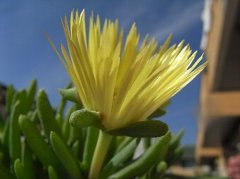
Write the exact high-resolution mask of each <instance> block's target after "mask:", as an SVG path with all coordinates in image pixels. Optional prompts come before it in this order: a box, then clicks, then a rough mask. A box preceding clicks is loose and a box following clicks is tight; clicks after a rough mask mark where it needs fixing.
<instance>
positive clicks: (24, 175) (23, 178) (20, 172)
mask: <svg viewBox="0 0 240 179" xmlns="http://www.w3.org/2000/svg"><path fill="white" fill-rule="evenodd" d="M14 171H15V174H16V176H17V178H18V179H31V178H30V176H29V175H28V172H27V171H25V170H24V167H23V165H22V164H21V161H20V159H16V160H15V162H14Z"/></svg>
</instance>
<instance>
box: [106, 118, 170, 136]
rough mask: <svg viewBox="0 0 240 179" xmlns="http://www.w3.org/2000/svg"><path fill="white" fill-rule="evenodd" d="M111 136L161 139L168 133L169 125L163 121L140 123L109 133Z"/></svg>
mask: <svg viewBox="0 0 240 179" xmlns="http://www.w3.org/2000/svg"><path fill="white" fill-rule="evenodd" d="M107 132H108V133H110V134H111V135H116V136H130V137H160V136H163V135H165V134H166V133H167V132H168V125H167V124H165V123H164V122H162V121H156V120H147V121H139V122H136V123H134V124H131V125H129V126H127V127H125V128H119V129H114V130H110V131H107Z"/></svg>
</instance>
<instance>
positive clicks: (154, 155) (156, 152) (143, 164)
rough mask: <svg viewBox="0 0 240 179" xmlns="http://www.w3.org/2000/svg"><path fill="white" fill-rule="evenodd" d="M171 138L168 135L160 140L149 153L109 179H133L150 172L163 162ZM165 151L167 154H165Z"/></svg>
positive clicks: (150, 148)
mask: <svg viewBox="0 0 240 179" xmlns="http://www.w3.org/2000/svg"><path fill="white" fill-rule="evenodd" d="M170 138H171V135H170V133H167V134H166V135H164V136H163V137H161V138H159V139H158V140H157V141H156V142H155V143H154V144H153V145H151V146H150V147H149V148H148V149H147V151H146V152H145V153H144V154H143V155H142V156H141V157H140V158H138V159H137V160H136V161H134V162H133V163H131V164H129V165H128V166H126V167H124V168H123V169H121V170H119V171H118V172H116V173H115V174H113V175H111V176H110V177H109V178H111V179H118V178H124V179H127V178H132V177H135V176H137V175H141V174H143V173H144V172H146V171H147V170H149V169H150V168H151V167H152V166H153V165H155V164H156V163H157V162H159V161H160V160H162V158H163V156H164V155H165V152H166V150H167V147H168V142H169V140H170ZM164 151H165V152H164Z"/></svg>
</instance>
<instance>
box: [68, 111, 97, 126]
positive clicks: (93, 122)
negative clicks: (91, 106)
mask: <svg viewBox="0 0 240 179" xmlns="http://www.w3.org/2000/svg"><path fill="white" fill-rule="evenodd" d="M69 122H70V124H71V125H72V126H74V127H89V126H94V127H97V128H100V127H101V119H100V115H99V113H98V112H96V111H90V110H87V109H81V110H77V111H74V112H73V113H72V114H71V116H70V119H69Z"/></svg>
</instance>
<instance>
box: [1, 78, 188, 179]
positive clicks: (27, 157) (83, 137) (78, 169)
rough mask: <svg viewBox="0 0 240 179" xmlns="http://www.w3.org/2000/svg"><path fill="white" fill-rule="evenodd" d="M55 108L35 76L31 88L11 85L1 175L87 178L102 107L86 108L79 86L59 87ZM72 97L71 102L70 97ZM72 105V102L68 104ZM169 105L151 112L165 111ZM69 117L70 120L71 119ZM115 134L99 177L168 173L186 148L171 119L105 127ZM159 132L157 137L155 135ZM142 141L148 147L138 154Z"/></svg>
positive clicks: (27, 178)
mask: <svg viewBox="0 0 240 179" xmlns="http://www.w3.org/2000/svg"><path fill="white" fill-rule="evenodd" d="M60 93H61V94H62V99H61V100H60V103H59V105H58V106H57V107H56V108H54V107H52V105H51V104H50V102H49V99H48V96H47V94H46V92H45V91H44V90H39V91H38V92H37V82H36V81H35V80H34V81H32V83H31V84H30V85H29V87H28V88H27V89H23V90H16V89H14V87H13V86H9V87H8V91H7V101H6V102H7V103H6V108H5V110H6V114H7V116H6V117H5V118H4V119H1V120H2V121H1V123H3V130H1V132H0V137H1V138H0V178H4V179H14V178H17V179H35V178H36V179H38V178H39V179H46V178H49V179H61V178H63V179H64V178H69V179H75V178H76V179H78V178H88V175H89V170H90V166H91V163H92V160H93V155H94V151H95V149H96V144H97V141H98V136H99V129H98V128H100V129H102V130H104V127H103V126H102V125H101V124H100V123H99V121H100V120H99V118H100V115H99V114H98V112H93V111H88V110H86V109H82V108H81V106H82V105H81V103H80V101H79V99H78V96H77V94H76V91H75V89H73V88H71V89H63V90H60ZM69 100H70V101H72V102H74V103H70V104H71V106H70V105H67V103H68V101H69ZM67 106H70V107H67ZM164 108H165V106H162V107H161V108H159V109H158V110H157V111H156V112H155V113H153V114H152V116H151V118H155V117H158V116H161V115H163V114H165V113H166V111H165V109H164ZM69 119H70V122H69ZM105 132H107V133H108V134H111V135H113V136H112V141H111V144H110V147H109V150H108V152H107V155H106V158H105V160H104V162H103V166H102V168H101V171H100V174H99V178H100V179H107V178H124V179H127V178H142V179H143V178H145V179H152V178H158V179H160V178H164V176H165V172H166V170H167V168H168V167H169V166H170V165H171V164H172V163H173V162H175V161H176V160H177V159H178V158H179V157H180V156H181V154H182V148H181V147H180V139H181V138H182V135H183V133H182V132H180V133H179V134H177V135H171V134H170V132H168V126H167V124H165V123H163V122H161V121H156V120H146V121H142V122H138V123H135V124H132V125H130V126H128V127H125V128H121V129H116V130H113V131H105ZM153 137H155V138H153ZM140 143H143V146H144V147H143V153H142V154H141V155H140V156H139V157H137V158H135V157H134V153H135V152H136V150H137V148H138V146H139V145H140Z"/></svg>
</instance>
